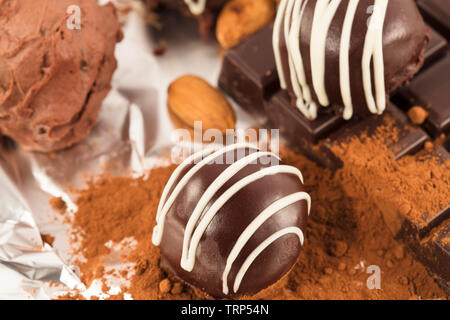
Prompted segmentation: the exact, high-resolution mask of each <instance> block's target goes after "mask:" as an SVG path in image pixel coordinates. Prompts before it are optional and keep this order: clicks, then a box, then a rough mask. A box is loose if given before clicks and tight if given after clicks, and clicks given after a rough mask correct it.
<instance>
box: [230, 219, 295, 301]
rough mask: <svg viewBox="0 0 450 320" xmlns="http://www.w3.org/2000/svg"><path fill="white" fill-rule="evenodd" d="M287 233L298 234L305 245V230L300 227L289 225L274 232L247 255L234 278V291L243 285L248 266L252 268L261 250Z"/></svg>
mask: <svg viewBox="0 0 450 320" xmlns="http://www.w3.org/2000/svg"><path fill="white" fill-rule="evenodd" d="M287 234H296V235H297V236H298V239H299V240H300V243H301V245H303V242H304V236H303V232H302V230H301V229H300V228H298V227H287V228H284V229H281V230H280V231H277V232H275V233H274V234H272V235H271V236H270V237H269V238H267V239H266V240H264V241H263V242H262V243H261V244H260V245H259V246H258V247H256V249H255V250H253V251H252V253H250V255H249V256H248V257H247V259H245V261H244V263H243V264H242V267H241V268H240V269H239V271H238V273H237V275H236V279H235V280H234V286H233V291H234V292H235V293H236V292H237V291H238V290H239V286H240V285H241V282H242V279H243V278H244V276H245V273H246V272H247V270H248V268H250V266H251V265H252V263H253V261H255V260H256V258H258V256H259V255H260V254H261V252H263V251H264V250H265V249H266V248H267V247H268V246H270V245H271V244H272V243H274V242H275V241H276V240H278V239H279V238H281V237H283V236H285V235H287Z"/></svg>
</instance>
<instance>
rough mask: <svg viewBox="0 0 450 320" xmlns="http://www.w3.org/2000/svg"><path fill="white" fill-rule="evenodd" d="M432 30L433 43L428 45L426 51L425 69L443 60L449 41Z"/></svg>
mask: <svg viewBox="0 0 450 320" xmlns="http://www.w3.org/2000/svg"><path fill="white" fill-rule="evenodd" d="M428 29H429V30H430V37H431V41H430V42H429V43H428V45H427V48H426V51H425V65H424V66H425V67H428V66H429V65H431V64H433V63H434V62H435V61H436V60H438V59H439V58H441V57H442V56H443V55H444V54H445V53H446V52H447V45H448V43H447V40H445V38H444V37H443V36H441V35H440V34H439V33H437V32H436V30H434V29H433V28H431V27H428Z"/></svg>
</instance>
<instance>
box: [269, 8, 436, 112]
mask: <svg viewBox="0 0 450 320" xmlns="http://www.w3.org/2000/svg"><path fill="white" fill-rule="evenodd" d="M427 42H428V35H427V29H426V27H425V24H424V22H423V19H422V17H421V15H420V13H419V10H418V9H417V6H416V4H415V2H414V0H395V1H389V0H282V1H281V4H280V6H279V9H278V14H277V18H276V21H275V24H274V32H273V48H274V54H275V60H276V63H277V68H278V74H279V78H280V84H281V87H282V88H283V89H287V90H288V92H289V94H290V96H291V98H292V104H293V106H294V107H297V108H298V109H299V110H300V111H301V112H302V113H303V114H304V115H305V117H307V118H309V119H315V118H316V117H317V115H318V113H319V112H321V111H323V110H324V109H323V108H322V107H327V106H334V107H336V109H339V110H341V111H340V112H342V114H343V117H344V119H350V118H351V117H352V116H353V115H354V114H359V115H369V114H381V113H383V111H384V110H385V109H386V106H387V104H388V103H389V99H388V97H387V94H389V93H390V92H392V91H394V90H395V89H396V88H398V87H399V86H401V85H402V84H404V83H405V82H406V81H408V80H409V79H411V78H412V77H413V75H414V74H415V73H416V72H417V71H418V70H419V69H420V67H421V66H422V64H423V59H424V52H425V46H426V44H427Z"/></svg>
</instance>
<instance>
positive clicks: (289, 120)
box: [265, 90, 344, 145]
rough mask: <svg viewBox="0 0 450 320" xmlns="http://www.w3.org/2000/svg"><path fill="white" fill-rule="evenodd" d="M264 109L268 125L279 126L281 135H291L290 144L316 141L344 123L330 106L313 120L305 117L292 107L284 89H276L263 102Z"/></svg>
mask: <svg viewBox="0 0 450 320" xmlns="http://www.w3.org/2000/svg"><path fill="white" fill-rule="evenodd" d="M265 111H266V115H267V118H268V119H269V124H268V125H269V127H271V128H280V131H281V132H280V133H281V135H282V136H285V137H292V140H293V141H291V143H290V144H291V145H294V144H295V145H299V144H300V145H301V144H304V143H306V142H313V143H315V142H318V141H319V139H321V138H324V137H326V136H327V135H328V134H329V133H330V132H332V131H334V130H335V129H336V128H338V127H339V126H340V125H342V124H343V123H344V120H343V119H342V117H341V116H340V115H338V114H335V113H334V112H333V110H332V109H331V108H330V109H329V112H327V113H323V114H320V115H319V116H318V117H317V119H315V120H308V119H306V118H305V116H304V115H303V114H302V113H301V112H300V111H299V110H298V109H296V108H294V107H292V105H291V101H290V97H289V95H288V93H287V92H286V91H284V90H280V91H278V92H277V93H276V94H275V95H274V96H273V97H272V98H271V99H270V100H269V101H268V102H267V103H266V104H265Z"/></svg>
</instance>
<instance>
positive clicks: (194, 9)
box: [184, 0, 206, 16]
mask: <svg viewBox="0 0 450 320" xmlns="http://www.w3.org/2000/svg"><path fill="white" fill-rule="evenodd" d="M184 2H185V3H186V5H187V6H188V7H189V10H190V11H191V13H192V14H193V15H196V16H198V15H201V14H202V13H203V12H204V11H205V8H206V0H184Z"/></svg>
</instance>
